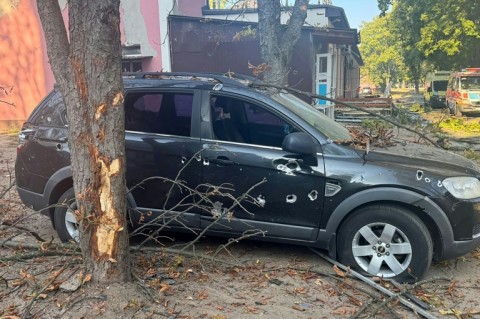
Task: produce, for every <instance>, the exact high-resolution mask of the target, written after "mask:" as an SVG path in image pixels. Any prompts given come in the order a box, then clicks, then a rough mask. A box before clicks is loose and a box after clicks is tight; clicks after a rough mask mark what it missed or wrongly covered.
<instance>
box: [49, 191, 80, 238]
mask: <svg viewBox="0 0 480 319" xmlns="http://www.w3.org/2000/svg"><path fill="white" fill-rule="evenodd" d="M75 209H76V202H75V192H74V190H73V188H70V189H69V190H67V191H66V192H65V193H63V194H62V196H60V198H59V199H58V202H57V207H55V211H54V216H53V224H54V226H55V230H56V231H57V234H58V237H60V240H61V241H62V242H68V241H71V240H74V241H76V242H78V241H79V240H80V237H79V232H78V223H77V221H76V219H75V213H74V212H75Z"/></svg>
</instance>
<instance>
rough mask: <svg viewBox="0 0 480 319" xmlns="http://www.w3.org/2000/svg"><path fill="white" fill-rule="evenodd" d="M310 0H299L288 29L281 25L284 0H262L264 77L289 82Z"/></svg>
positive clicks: (261, 44) (260, 1)
mask: <svg viewBox="0 0 480 319" xmlns="http://www.w3.org/2000/svg"><path fill="white" fill-rule="evenodd" d="M307 7H308V0H295V4H294V6H293V8H292V12H291V16H290V20H289V22H288V25H287V26H286V28H285V29H283V28H282V25H281V20H280V17H281V10H282V8H281V5H280V0H258V34H259V38H260V51H261V55H262V60H263V62H264V63H266V64H267V69H266V71H265V74H264V81H265V82H268V83H274V84H278V85H285V84H287V83H288V73H289V65H290V60H291V58H292V53H293V49H294V48H295V44H296V43H297V41H298V40H299V39H300V34H301V31H302V26H303V23H304V22H305V19H306V17H307Z"/></svg>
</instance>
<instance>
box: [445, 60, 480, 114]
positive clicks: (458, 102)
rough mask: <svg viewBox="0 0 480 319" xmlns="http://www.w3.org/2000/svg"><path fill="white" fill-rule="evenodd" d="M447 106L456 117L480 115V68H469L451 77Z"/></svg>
mask: <svg viewBox="0 0 480 319" xmlns="http://www.w3.org/2000/svg"><path fill="white" fill-rule="evenodd" d="M447 106H448V108H449V109H450V113H452V114H455V115H458V116H460V115H462V114H463V115H480V68H467V69H465V70H462V71H461V72H454V73H452V74H451V75H450V79H449V81H448V87H447Z"/></svg>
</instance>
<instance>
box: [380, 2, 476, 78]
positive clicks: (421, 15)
mask: <svg viewBox="0 0 480 319" xmlns="http://www.w3.org/2000/svg"><path fill="white" fill-rule="evenodd" d="M392 3H395V4H396V6H393V9H392V12H393V16H394V17H393V19H395V20H398V21H396V22H395V24H397V25H403V24H404V23H403V22H404V21H401V19H405V17H406V15H402V14H395V11H396V10H400V9H398V8H401V10H403V11H404V12H405V13H407V14H410V13H413V14H414V15H415V18H413V17H412V19H415V20H414V21H413V22H414V23H415V25H416V28H415V29H414V30H411V31H410V32H416V33H419V34H420V37H419V39H418V41H417V42H416V46H417V49H418V50H419V51H421V52H422V53H423V55H424V56H425V58H426V62H427V63H428V64H429V65H431V68H432V69H437V70H438V69H440V70H455V69H457V70H458V69H461V68H465V67H475V66H477V67H478V66H480V65H479V63H480V62H479V61H480V2H479V1H471V0H442V1H436V0H416V1H412V0H395V1H394V0H378V5H379V8H380V10H381V11H382V12H383V13H384V14H386V12H387V10H388V9H389V8H390V6H391V5H392ZM418 26H420V29H418ZM405 31H408V30H405Z"/></svg>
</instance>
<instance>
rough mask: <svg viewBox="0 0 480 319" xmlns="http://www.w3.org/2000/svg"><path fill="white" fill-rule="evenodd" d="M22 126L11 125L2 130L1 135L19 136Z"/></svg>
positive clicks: (0, 129) (0, 130)
mask: <svg viewBox="0 0 480 319" xmlns="http://www.w3.org/2000/svg"><path fill="white" fill-rule="evenodd" d="M20 128H21V127H20V125H17V124H9V125H8V126H7V127H4V128H0V134H2V135H9V136H12V135H18V133H19V132H20Z"/></svg>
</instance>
